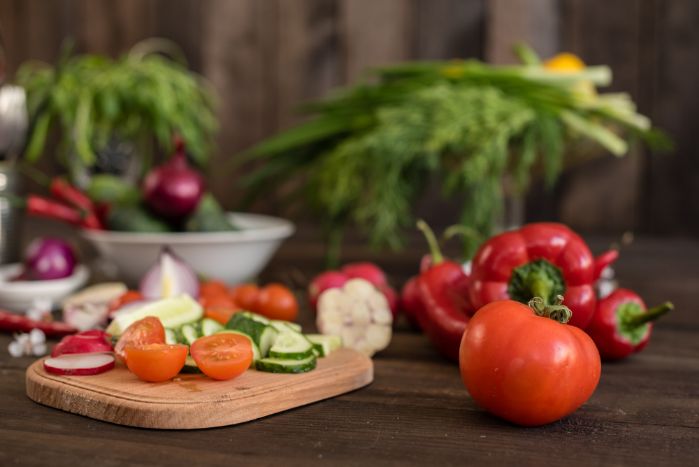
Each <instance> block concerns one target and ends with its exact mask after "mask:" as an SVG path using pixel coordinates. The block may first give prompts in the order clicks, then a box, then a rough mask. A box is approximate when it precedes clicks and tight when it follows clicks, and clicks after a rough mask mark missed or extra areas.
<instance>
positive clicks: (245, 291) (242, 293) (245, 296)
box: [231, 284, 260, 311]
mask: <svg viewBox="0 0 699 467" xmlns="http://www.w3.org/2000/svg"><path fill="white" fill-rule="evenodd" d="M259 293H260V289H259V288H258V287H257V286H256V285H255V284H240V285H238V286H236V287H234V288H233V290H232V291H231V298H232V299H233V301H235V303H237V304H238V305H240V307H241V308H242V309H243V310H248V311H257V310H256V309H255V304H256V303H257V296H258V295H259Z"/></svg>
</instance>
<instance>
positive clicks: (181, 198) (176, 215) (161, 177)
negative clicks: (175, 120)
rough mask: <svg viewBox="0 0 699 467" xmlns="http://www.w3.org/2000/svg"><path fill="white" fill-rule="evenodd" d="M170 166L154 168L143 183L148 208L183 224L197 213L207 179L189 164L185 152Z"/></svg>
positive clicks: (170, 161) (174, 159) (181, 151)
mask: <svg viewBox="0 0 699 467" xmlns="http://www.w3.org/2000/svg"><path fill="white" fill-rule="evenodd" d="M176 151H177V152H176V153H175V154H174V155H173V156H172V157H171V158H170V160H169V161H167V162H166V163H164V164H162V165H159V166H157V167H154V168H153V169H152V170H151V171H150V172H149V173H148V175H147V176H146V178H145V180H144V182H143V192H144V195H145V200H146V204H147V205H148V207H149V208H150V209H151V210H152V211H153V212H155V213H156V214H158V215H160V216H162V217H165V218H168V219H172V220H181V219H183V218H184V217H187V216H188V215H189V214H191V213H192V212H194V210H195V209H196V207H197V205H198V204H199V200H200V199H201V197H202V195H203V194H204V179H203V178H202V176H201V175H200V174H199V173H198V172H197V171H195V170H194V169H192V168H191V167H190V166H189V164H187V158H186V157H185V154H184V148H183V145H182V144H181V143H179V144H178V145H177V149H176Z"/></svg>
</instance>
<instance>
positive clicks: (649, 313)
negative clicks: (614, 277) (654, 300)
mask: <svg viewBox="0 0 699 467" xmlns="http://www.w3.org/2000/svg"><path fill="white" fill-rule="evenodd" d="M673 308H674V307H673V305H672V303H670V302H665V303H663V304H662V305H660V306H658V307H655V308H651V309H650V310H648V309H646V305H645V303H643V300H642V299H641V297H639V296H638V295H637V294H636V293H634V292H632V291H631V290H628V289H617V290H615V291H614V292H612V293H611V294H610V295H608V296H607V297H605V298H603V299H601V300H600V301H599V302H598V303H597V311H596V312H595V316H594V317H593V318H592V322H590V325H589V326H588V327H587V329H585V331H586V332H587V333H588V334H589V335H590V337H592V340H593V341H595V345H597V349H598V350H599V353H600V356H601V357H602V358H603V359H605V360H620V359H622V358H625V357H628V356H629V355H631V354H632V353H635V352H640V351H641V350H643V348H644V347H645V346H646V345H647V344H648V341H649V340H650V335H651V332H652V331H653V321H654V320H656V319H658V318H659V317H660V316H662V315H664V314H665V313H667V312H668V311H671V310H672V309H673Z"/></svg>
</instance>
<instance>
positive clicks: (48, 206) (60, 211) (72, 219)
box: [26, 195, 83, 225]
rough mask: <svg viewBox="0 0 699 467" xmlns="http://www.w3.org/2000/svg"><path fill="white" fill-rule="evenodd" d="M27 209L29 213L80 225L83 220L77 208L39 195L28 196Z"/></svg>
mask: <svg viewBox="0 0 699 467" xmlns="http://www.w3.org/2000/svg"><path fill="white" fill-rule="evenodd" d="M26 209H27V212H28V213H29V214H32V215H35V216H42V217H48V218H51V219H56V220H60V221H64V222H68V223H69V224H73V225H80V224H81V223H82V221H83V216H82V215H81V214H80V213H79V212H78V211H77V210H76V209H73V208H71V207H70V206H66V205H65V204H63V203H59V202H58V201H54V200H51V199H48V198H44V197H42V196H38V195H29V196H27V200H26Z"/></svg>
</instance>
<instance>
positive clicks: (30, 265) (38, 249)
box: [20, 237, 77, 281]
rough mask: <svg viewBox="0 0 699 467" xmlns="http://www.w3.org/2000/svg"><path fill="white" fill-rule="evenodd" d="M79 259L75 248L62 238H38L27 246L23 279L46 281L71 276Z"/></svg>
mask: <svg viewBox="0 0 699 467" xmlns="http://www.w3.org/2000/svg"><path fill="white" fill-rule="evenodd" d="M76 263H77V261H76V259H75V252H74V251H73V248H72V247H71V246H70V245H69V244H68V243H66V242H64V241H63V240H61V239H60V238H52V237H44V238H37V239H36V240H34V241H33V242H32V243H31V244H30V245H29V248H27V252H26V257H25V260H24V271H23V272H22V274H21V276H20V277H21V278H22V279H23V280H32V281H45V280H51V279H62V278H64V277H69V276H71V275H72V274H73V271H74V270H75V265H76Z"/></svg>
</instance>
